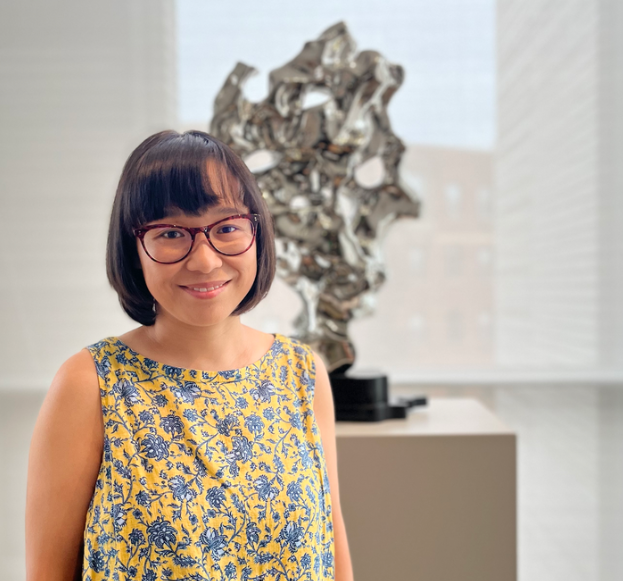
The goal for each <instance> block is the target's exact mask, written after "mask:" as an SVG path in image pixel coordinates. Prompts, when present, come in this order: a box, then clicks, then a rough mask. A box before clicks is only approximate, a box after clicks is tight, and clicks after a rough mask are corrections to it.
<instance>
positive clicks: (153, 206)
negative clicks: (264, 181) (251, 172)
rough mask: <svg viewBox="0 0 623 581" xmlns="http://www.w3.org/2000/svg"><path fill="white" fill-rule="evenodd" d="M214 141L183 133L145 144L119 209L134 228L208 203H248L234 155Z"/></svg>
mask: <svg viewBox="0 0 623 581" xmlns="http://www.w3.org/2000/svg"><path fill="white" fill-rule="evenodd" d="M230 157H232V156H231V154H229V152H228V151H226V150H225V148H223V147H220V146H219V144H217V143H215V142H211V141H210V142H208V141H206V140H205V139H203V138H202V137H200V136H197V135H193V134H192V133H185V134H183V135H180V136H178V137H177V138H174V139H170V140H167V141H164V142H162V143H160V144H158V145H157V146H155V147H153V148H151V149H150V150H149V151H148V152H146V154H145V155H144V156H143V158H142V159H141V160H139V162H138V164H137V165H138V167H137V172H136V183H135V184H132V188H131V189H132V190H133V193H134V195H130V196H129V197H128V202H129V203H128V204H127V205H126V208H125V212H124V214H125V218H126V219H125V220H124V222H125V223H126V224H127V226H128V227H129V228H130V229H132V228H137V227H139V226H142V225H143V224H146V223H148V222H153V221H155V220H160V219H162V218H164V217H165V216H166V215H168V214H176V213H178V212H182V213H184V214H188V215H191V216H197V215H200V214H202V213H203V212H205V211H206V210H207V209H209V208H212V207H214V206H219V205H224V206H230V207H232V208H239V212H240V213H244V208H243V206H247V207H250V205H249V201H250V200H249V199H248V198H250V196H248V195H247V192H246V188H245V187H244V185H243V180H244V177H243V176H241V175H240V171H239V169H240V168H238V163H236V162H237V159H229V158H230Z"/></svg>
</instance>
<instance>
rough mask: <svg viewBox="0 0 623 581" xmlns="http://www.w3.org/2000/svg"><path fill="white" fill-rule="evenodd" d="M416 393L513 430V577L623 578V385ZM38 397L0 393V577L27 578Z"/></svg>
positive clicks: (562, 580)
mask: <svg viewBox="0 0 623 581" xmlns="http://www.w3.org/2000/svg"><path fill="white" fill-rule="evenodd" d="M395 391H403V389H401V390H395ZM415 391H417V392H418V393H427V394H429V395H434V396H447V397H457V396H460V397H465V396H471V397H475V398H478V399H480V400H481V401H483V402H484V403H485V404H486V405H487V406H489V407H490V408H491V409H492V410H493V411H494V412H495V413H496V414H497V415H498V416H499V417H500V418H501V419H502V420H503V421H504V422H505V423H506V424H507V425H508V426H510V427H511V428H513V429H514V430H516V432H517V434H518V481H519V482H518V485H519V486H518V502H519V509H518V510H519V514H518V522H519V525H518V526H519V531H518V532H519V547H518V549H519V580H520V581H620V580H621V579H623V551H621V550H620V547H623V386H609V387H604V386H602V387H599V386H589V385H587V386H571V385H530V386H520V385H517V386H504V387H497V386H491V387H460V388H459V387H439V386H430V387H427V388H419V389H417V390H415ZM42 397H43V396H42V395H41V394H32V393H30V394H18V393H10V392H4V393H2V394H0V581H23V580H24V578H25V576H24V565H23V561H24V540H23V539H24V524H23V512H24V503H25V483H26V466H27V453H28V443H29V439H30V434H31V431H32V427H33V425H34V422H35V419H36V415H37V411H38V408H39V406H40V404H41V401H42ZM347 524H348V523H347Z"/></svg>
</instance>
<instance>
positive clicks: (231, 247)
mask: <svg viewBox="0 0 623 581" xmlns="http://www.w3.org/2000/svg"><path fill="white" fill-rule="evenodd" d="M201 235H202V234H201V233H199V234H197V236H201ZM209 236H210V242H212V245H213V246H214V248H216V250H218V251H219V252H222V253H223V254H229V255H232V254H240V253H241V252H244V251H245V250H247V249H248V248H249V247H250V246H251V243H252V242H253V224H252V222H251V220H248V219H247V218H232V219H231V220H227V221H225V222H221V223H220V224H217V225H216V226H214V228H212V230H210V234H209ZM192 243H193V241H192V236H191V235H190V233H189V232H187V231H186V230H184V229H183V228H171V227H163V228H154V229H152V230H148V231H147V232H146V233H145V237H144V244H145V250H146V251H147V253H148V254H149V255H150V256H151V257H152V258H153V259H154V260H157V261H158V262H176V261H178V260H181V259H182V258H184V257H185V256H186V255H187V254H188V252H189V251H190V248H191V246H192Z"/></svg>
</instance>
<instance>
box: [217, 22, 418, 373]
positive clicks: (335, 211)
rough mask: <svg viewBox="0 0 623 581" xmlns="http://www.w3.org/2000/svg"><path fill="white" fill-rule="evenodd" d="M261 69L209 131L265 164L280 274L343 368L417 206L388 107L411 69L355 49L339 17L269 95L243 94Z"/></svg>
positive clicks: (224, 93) (276, 75)
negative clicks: (354, 323)
mask: <svg viewBox="0 0 623 581" xmlns="http://www.w3.org/2000/svg"><path fill="white" fill-rule="evenodd" d="M254 73H255V69H253V68H252V67H250V66H247V65H245V64H242V63H238V64H237V65H236V67H235V68H234V70H233V71H232V72H231V73H230V75H229V76H228V78H227V80H226V81H225V84H224V85H223V87H222V88H221V90H220V92H219V94H218V95H217V97H216V100H215V106H214V117H213V119H212V122H211V126H210V131H211V133H212V134H213V135H214V136H216V137H218V138H219V139H221V140H222V141H224V142H225V143H227V144H228V145H229V146H230V147H232V148H233V149H234V150H235V151H236V152H237V153H238V154H240V155H241V156H242V157H243V158H245V159H246V160H247V163H248V164H249V166H250V167H251V169H252V170H253V171H254V172H255V173H256V176H257V181H258V184H259V186H260V188H261V190H262V192H263V194H264V197H265V199H266V201H267V203H268V206H269V208H270V210H271V212H272V215H273V217H274V223H275V231H276V236H277V256H278V275H279V276H281V277H282V278H283V279H284V280H285V281H286V282H288V284H290V285H291V286H292V287H293V288H295V289H296V290H297V291H298V293H299V294H300V296H301V297H302V299H303V302H304V305H305V307H304V310H303V312H302V313H301V314H300V315H299V316H298V318H297V320H296V322H295V326H296V329H297V336H298V338H299V339H301V340H302V341H304V342H305V343H308V344H310V345H312V347H313V348H314V349H316V350H317V351H318V352H319V353H321V354H322V355H323V357H324V358H325V360H326V362H327V366H328V369H329V371H331V372H343V371H345V370H346V369H347V368H348V367H350V366H351V365H352V364H353V362H354V360H355V351H354V348H353V344H352V341H351V340H350V338H349V335H348V323H349V321H351V320H352V319H353V318H354V317H360V316H363V315H366V314H370V313H372V312H373V311H374V306H375V299H376V292H377V290H378V289H379V287H380V286H381V285H382V284H383V282H384V281H385V270H384V264H383V259H382V254H381V246H380V245H381V242H382V239H383V237H384V234H385V233H386V229H387V227H388V226H389V224H390V223H391V222H393V221H394V220H395V219H397V218H399V217H402V216H411V217H417V216H418V213H419V202H418V201H417V199H416V196H415V193H414V192H411V191H409V190H408V189H407V188H406V187H405V186H403V185H402V184H401V183H400V181H399V175H398V165H399V163H400V159H401V157H402V154H403V152H404V149H405V148H404V145H403V143H402V141H401V140H400V139H399V138H398V137H397V136H396V135H394V133H393V131H392V129H391V126H390V122H389V118H388V115H387V105H388V103H389V101H390V99H391V97H392V96H393V94H394V93H395V92H396V91H397V90H398V88H399V87H400V85H401V84H402V81H403V76H404V74H403V69H402V67H400V66H398V65H394V64H391V63H389V62H388V61H387V60H386V59H385V58H384V57H383V56H381V55H380V54H379V53H378V52H375V51H369V50H368V51H361V52H359V53H357V51H356V47H355V43H354V41H353V39H352V37H351V36H350V34H349V33H348V30H347V28H346V25H345V24H344V23H341V22H340V23H338V24H336V25H334V26H332V27H331V28H329V29H328V30H326V31H325V32H324V33H323V34H321V35H320V37H319V38H318V40H315V41H311V42H308V43H306V44H305V46H304V47H303V50H302V51H301V53H300V54H299V55H297V56H296V57H295V58H294V59H292V60H291V61H290V62H289V63H287V64H285V65H284V66H282V67H281V68H278V69H276V70H273V71H272V72H271V73H270V78H269V94H268V96H267V97H266V99H264V100H263V101H261V102H259V103H251V102H250V101H248V100H247V99H246V98H245V97H244V95H243V86H244V84H245V82H246V80H247V79H248V78H249V77H250V76H251V75H252V74H254ZM319 93H320V95H319ZM318 97H320V98H321V99H322V102H318ZM314 98H316V100H317V102H316V103H315V104H314V103H313V102H312V103H310V100H312V99H314Z"/></svg>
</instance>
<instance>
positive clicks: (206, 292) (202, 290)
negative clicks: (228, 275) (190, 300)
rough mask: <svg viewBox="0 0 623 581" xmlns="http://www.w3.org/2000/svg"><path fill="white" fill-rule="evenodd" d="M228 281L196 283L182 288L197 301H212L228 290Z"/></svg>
mask: <svg viewBox="0 0 623 581" xmlns="http://www.w3.org/2000/svg"><path fill="white" fill-rule="evenodd" d="M228 283H229V281H228V280H215V281H211V282H196V283H193V284H191V285H187V286H180V288H181V289H182V290H183V291H184V292H186V293H188V294H189V295H190V296H192V297H194V298H196V299H211V298H214V297H215V296H217V295H219V294H220V293H222V292H223V291H224V290H225V289H226V288H227V284H228Z"/></svg>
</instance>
